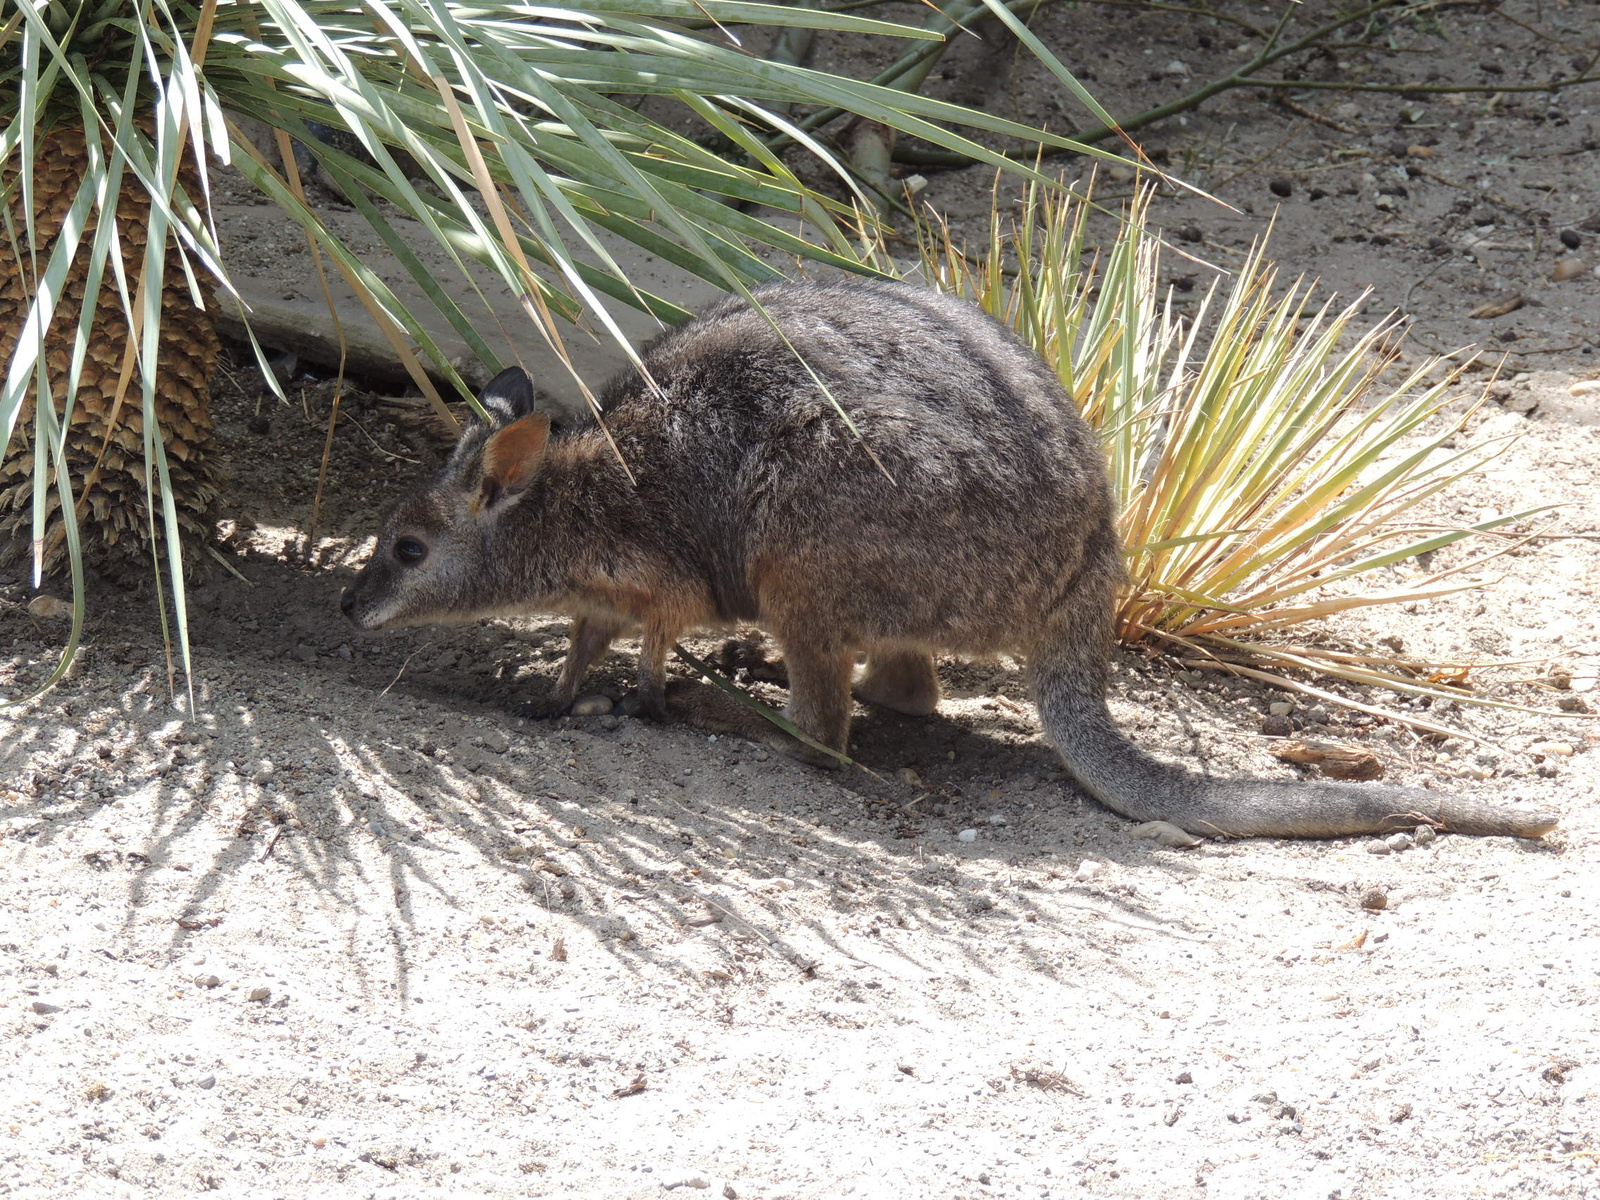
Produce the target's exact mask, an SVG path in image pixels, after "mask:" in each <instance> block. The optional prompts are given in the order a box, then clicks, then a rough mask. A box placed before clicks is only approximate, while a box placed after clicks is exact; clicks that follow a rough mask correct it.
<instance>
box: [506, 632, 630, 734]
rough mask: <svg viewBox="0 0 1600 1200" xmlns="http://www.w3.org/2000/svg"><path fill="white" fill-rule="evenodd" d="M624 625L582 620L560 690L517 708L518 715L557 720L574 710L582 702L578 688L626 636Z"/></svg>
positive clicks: (573, 638)
mask: <svg viewBox="0 0 1600 1200" xmlns="http://www.w3.org/2000/svg"><path fill="white" fill-rule="evenodd" d="M622 629H623V623H622V622H621V621H615V620H611V619H609V618H606V617H578V618H577V619H576V620H574V621H573V623H572V633H571V638H570V642H569V644H568V646H567V657H566V658H565V659H563V660H562V662H561V675H560V677H559V678H558V679H557V680H556V690H555V692H554V693H552V694H551V695H550V696H549V697H548V698H546V699H544V700H529V701H527V702H526V703H524V704H520V705H518V706H517V715H518V716H524V717H554V716H558V715H559V714H561V713H564V712H566V711H567V709H569V708H571V707H572V702H573V701H574V700H576V699H577V698H578V688H579V687H581V686H582V685H583V677H584V676H585V675H587V674H588V673H589V668H590V667H592V666H594V664H595V660H596V659H598V658H599V657H600V656H601V655H602V654H604V653H605V652H606V650H607V649H608V648H609V647H610V646H611V643H612V642H613V641H615V640H616V638H617V635H618V634H619V633H621V632H622Z"/></svg>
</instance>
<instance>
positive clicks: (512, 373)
mask: <svg viewBox="0 0 1600 1200" xmlns="http://www.w3.org/2000/svg"><path fill="white" fill-rule="evenodd" d="M478 401H479V403H481V404H482V405H483V407H484V408H485V409H486V410H487V411H488V413H489V427H490V428H491V429H504V428H505V427H506V426H507V425H510V424H511V422H513V421H517V420H520V419H521V418H523V417H525V416H527V415H528V414H529V413H531V412H532V411H533V407H534V399H533V381H532V380H531V379H529V378H528V373H527V372H526V371H524V370H523V369H522V368H521V367H507V368H506V369H505V370H504V371H501V372H500V374H498V375H496V376H495V377H494V378H493V379H491V380H490V381H489V383H488V386H486V387H485V388H484V389H483V394H482V395H481V396H479V397H478Z"/></svg>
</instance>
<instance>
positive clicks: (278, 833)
mask: <svg viewBox="0 0 1600 1200" xmlns="http://www.w3.org/2000/svg"><path fill="white" fill-rule="evenodd" d="M285 828H286V827H285V826H283V825H279V826H278V827H277V828H276V829H274V830H273V831H272V836H271V837H269V838H268V839H267V846H266V849H264V850H263V851H262V852H261V857H260V858H258V859H256V861H257V862H266V861H267V859H268V858H269V857H270V856H271V854H272V848H273V847H274V846H276V845H277V844H278V839H279V838H281V837H282V836H283V831H284V829H285Z"/></svg>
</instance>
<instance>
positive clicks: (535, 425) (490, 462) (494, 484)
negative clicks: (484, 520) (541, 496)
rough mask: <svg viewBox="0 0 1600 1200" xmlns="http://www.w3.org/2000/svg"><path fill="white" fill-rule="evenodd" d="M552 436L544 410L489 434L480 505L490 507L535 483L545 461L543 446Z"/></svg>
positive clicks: (484, 456) (484, 454) (484, 449)
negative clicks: (535, 478) (534, 479)
mask: <svg viewBox="0 0 1600 1200" xmlns="http://www.w3.org/2000/svg"><path fill="white" fill-rule="evenodd" d="M549 438H550V418H549V417H548V416H547V415H546V414H544V413H534V414H533V415H532V416H527V417H521V418H519V419H518V420H515V421H513V422H511V424H509V425H507V426H506V427H505V428H504V429H500V430H497V431H496V432H495V433H492V434H490V435H489V440H488V441H487V442H485V443H484V444H483V474H482V475H481V476H480V482H479V485H478V507H480V508H488V507H490V506H491V505H493V504H494V503H495V502H496V501H498V500H500V499H501V498H502V497H505V496H514V495H516V494H517V493H518V492H520V491H522V490H523V489H524V488H526V487H527V486H528V485H529V484H530V483H532V482H533V477H534V474H535V473H536V472H537V471H538V470H539V464H540V463H541V462H543V461H544V447H545V443H546V442H547V441H548V440H549Z"/></svg>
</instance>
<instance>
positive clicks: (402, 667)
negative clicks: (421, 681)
mask: <svg viewBox="0 0 1600 1200" xmlns="http://www.w3.org/2000/svg"><path fill="white" fill-rule="evenodd" d="M432 645H433V643H432V642H424V643H423V644H422V645H420V646H418V647H417V648H416V649H415V650H413V651H412V652H411V653H410V654H408V655H406V660H405V662H403V663H401V664H400V669H399V670H398V671H396V672H395V673H394V678H393V679H391V680H390V681H389V686H388V687H386V688H384V689H383V691H381V692H379V693H378V694H377V696H376V697H375V698H374V699H373V701H372V703H371V704H370V705H368V706H367V712H369V713H370V712H372V710H373V709H375V708H377V707H378V701H379V700H382V699H383V698H384V697H385V696H387V695H388V694H389V690H390V688H393V687H394V685H395V684H397V683H399V682H400V676H402V675H404V674H405V673H406V668H407V667H409V666H410V665H411V660H412V659H413V658H415V657H416V656H417V655H419V654H421V653H422V652H423V651H424V650H426V649H428V647H430V646H432Z"/></svg>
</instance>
